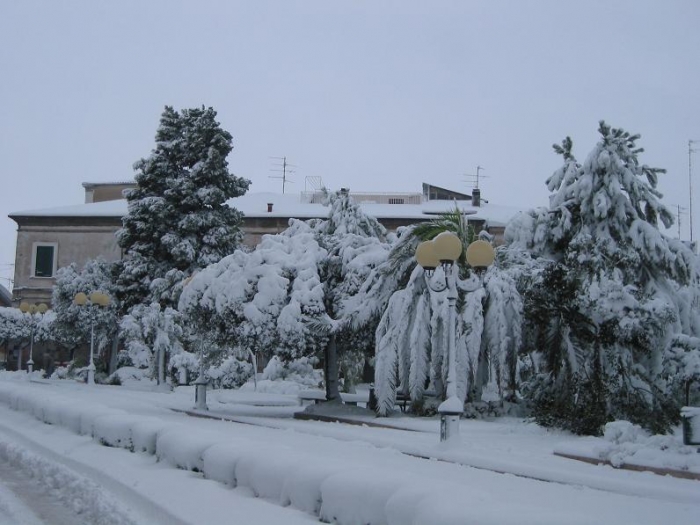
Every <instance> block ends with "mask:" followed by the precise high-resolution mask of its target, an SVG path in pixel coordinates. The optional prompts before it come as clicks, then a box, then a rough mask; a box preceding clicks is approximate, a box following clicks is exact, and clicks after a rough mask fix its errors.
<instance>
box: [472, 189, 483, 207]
mask: <svg viewBox="0 0 700 525" xmlns="http://www.w3.org/2000/svg"><path fill="white" fill-rule="evenodd" d="M472 206H477V207H478V206H481V190H480V189H479V188H474V189H473V190H472Z"/></svg>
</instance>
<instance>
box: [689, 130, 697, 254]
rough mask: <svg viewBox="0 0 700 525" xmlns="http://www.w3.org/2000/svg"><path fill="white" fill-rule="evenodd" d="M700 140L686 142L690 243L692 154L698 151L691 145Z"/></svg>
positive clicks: (691, 224)
mask: <svg viewBox="0 0 700 525" xmlns="http://www.w3.org/2000/svg"><path fill="white" fill-rule="evenodd" d="M698 142H700V140H689V141H688V201H689V205H688V212H689V214H690V218H689V221H690V242H691V244H692V242H693V153H695V152H697V151H698V150H697V149H695V148H693V144H697V143H698Z"/></svg>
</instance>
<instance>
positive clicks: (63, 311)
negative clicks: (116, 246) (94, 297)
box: [51, 258, 119, 372]
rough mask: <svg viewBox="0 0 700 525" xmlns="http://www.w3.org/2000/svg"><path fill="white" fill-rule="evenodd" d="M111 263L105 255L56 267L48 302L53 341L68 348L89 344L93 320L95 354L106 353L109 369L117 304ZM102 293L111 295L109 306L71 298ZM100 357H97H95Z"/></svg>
mask: <svg viewBox="0 0 700 525" xmlns="http://www.w3.org/2000/svg"><path fill="white" fill-rule="evenodd" d="M112 269H113V265H112V263H108V262H106V261H105V260H104V259H101V258H98V259H92V260H89V261H87V262H86V263H85V266H83V268H82V269H80V270H79V269H78V266H77V265H76V264H75V263H73V264H70V265H69V266H65V267H63V268H60V269H59V270H58V273H57V275H56V284H55V285H54V288H53V293H52V297H51V304H52V306H53V311H54V312H55V314H56V320H55V322H54V329H53V333H54V337H55V340H56V342H58V343H59V344H60V345H62V346H64V347H65V348H67V349H69V350H70V353H71V359H72V357H73V353H74V352H75V350H76V349H77V348H79V347H81V346H84V345H86V344H90V329H91V326H92V323H93V322H94V327H95V349H96V357H97V358H99V357H100V356H102V355H107V354H109V359H108V360H107V362H106V363H105V365H106V368H108V369H109V371H110V372H111V371H113V370H112V369H113V368H114V366H115V364H116V346H117V331H118V324H119V316H118V310H119V305H118V304H117V301H116V296H115V289H114V284H113V276H112ZM93 292H101V293H105V294H107V295H108V296H109V297H110V304H109V306H96V305H88V306H79V305H77V304H75V302H74V299H75V296H76V295H77V294H78V293H84V294H86V295H88V296H89V295H90V294H91V293H93ZM98 361H99V359H98Z"/></svg>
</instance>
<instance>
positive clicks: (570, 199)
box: [506, 122, 698, 433]
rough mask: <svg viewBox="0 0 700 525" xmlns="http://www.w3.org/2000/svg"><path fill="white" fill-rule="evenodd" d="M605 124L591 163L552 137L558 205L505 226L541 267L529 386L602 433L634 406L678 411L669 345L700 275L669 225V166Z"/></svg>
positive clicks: (563, 414) (566, 422) (532, 291)
mask: <svg viewBox="0 0 700 525" xmlns="http://www.w3.org/2000/svg"><path fill="white" fill-rule="evenodd" d="M599 132H600V135H601V140H600V141H599V142H598V144H597V145H596V146H595V148H594V149H593V150H592V151H591V153H590V154H589V155H588V156H587V157H586V160H585V161H584V162H583V163H582V164H580V163H578V162H577V161H576V159H575V157H574V156H573V153H572V141H571V139H569V138H567V139H566V140H564V141H563V143H562V144H561V145H556V146H554V149H555V151H556V152H557V153H559V154H560V155H562V156H563V158H564V164H563V166H562V167H561V168H560V169H559V170H557V171H556V172H555V173H554V175H553V176H552V177H550V179H548V181H547V185H548V187H549V189H550V190H551V191H552V192H553V194H552V196H551V197H550V206H549V208H548V209H544V210H542V209H540V210H533V211H531V212H529V213H527V214H523V215H521V216H520V217H519V218H518V219H516V220H514V221H513V222H512V223H511V224H509V226H508V229H507V231H506V240H507V242H508V243H509V245H510V248H509V249H511V250H519V249H525V250H527V251H529V252H530V253H531V255H532V256H533V257H535V258H538V259H539V261H540V268H541V269H542V270H541V271H540V272H539V273H538V274H537V275H536V276H535V277H534V279H533V280H532V281H531V283H530V284H531V286H530V287H529V290H528V291H527V297H526V303H527V305H528V306H526V312H527V314H528V315H527V317H528V319H527V321H528V323H527V324H528V325H529V326H530V329H529V330H528V331H527V334H528V335H527V337H526V339H527V344H526V346H528V347H529V348H531V349H533V350H534V358H535V359H534V360H535V362H536V363H538V364H539V369H538V370H537V372H538V373H536V374H535V375H534V376H533V378H532V381H531V382H530V384H529V385H527V388H526V390H527V391H528V392H529V395H530V397H531V398H532V399H533V400H534V405H535V410H536V411H538V412H539V417H540V419H541V420H542V421H543V422H547V421H549V422H550V423H552V424H556V425H558V426H568V427H569V428H572V429H573V430H575V431H578V432H583V433H596V432H599V431H600V429H601V426H602V424H603V423H605V422H606V421H607V420H609V419H613V418H627V419H630V420H632V421H633V422H635V423H640V424H642V425H645V426H647V427H648V428H651V429H652V430H655V431H663V430H666V429H668V427H669V425H670V424H672V423H673V422H674V421H675V420H676V419H677V411H676V410H674V409H673V406H672V401H671V397H672V396H670V395H669V392H668V389H667V388H666V387H667V385H666V384H665V382H664V380H663V377H662V374H661V371H662V363H663V359H664V357H663V356H664V349H665V348H666V346H667V342H668V339H669V337H670V336H671V335H672V334H673V333H678V332H681V331H683V330H684V326H683V325H684V324H685V325H686V328H687V325H688V323H683V322H682V317H683V312H684V309H685V310H687V308H686V307H684V306H683V305H682V303H683V301H682V298H681V294H680V293H679V291H680V290H681V289H682V288H684V287H690V288H691V289H692V288H696V287H697V283H698V273H697V262H696V261H695V257H694V255H693V254H692V252H691V251H690V250H689V249H688V248H687V247H686V246H685V245H684V244H683V243H681V242H680V241H677V240H674V239H670V238H668V237H666V236H665V235H664V234H663V233H661V231H660V230H659V223H661V224H663V225H664V226H665V227H667V228H668V227H669V226H670V225H671V224H672V222H673V216H672V214H671V212H670V211H669V210H668V209H667V208H666V207H664V206H663V204H662V203H661V201H660V199H661V194H660V193H659V191H658V190H657V189H656V186H657V182H658V176H659V175H660V174H662V173H664V170H661V169H658V168H651V167H649V166H647V165H644V164H641V163H640V161H639V154H640V153H641V152H642V151H643V150H642V149H641V148H638V147H637V146H636V141H637V140H638V138H639V136H638V135H631V134H629V133H628V132H626V131H624V130H621V129H615V128H611V127H610V126H608V125H607V124H605V123H604V122H601V123H600V127H599ZM582 415H585V416H586V417H582ZM584 419H587V421H583V420H584Z"/></svg>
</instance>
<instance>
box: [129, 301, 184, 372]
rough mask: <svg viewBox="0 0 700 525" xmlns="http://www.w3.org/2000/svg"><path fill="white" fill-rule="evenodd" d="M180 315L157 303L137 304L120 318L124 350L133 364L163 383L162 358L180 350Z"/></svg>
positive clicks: (164, 368) (163, 366)
mask: <svg viewBox="0 0 700 525" xmlns="http://www.w3.org/2000/svg"><path fill="white" fill-rule="evenodd" d="M181 322H182V321H181V315H180V313H179V312H178V311H177V310H174V309H172V308H170V307H165V308H162V307H161V306H160V304H158V303H157V302H154V303H151V304H149V305H137V306H135V307H134V308H132V309H131V311H130V313H129V314H128V315H125V316H124V318H123V319H122V321H121V329H122V331H123V337H124V341H125V344H126V351H127V354H128V355H129V358H130V359H131V361H132V363H133V364H134V366H137V367H139V368H145V367H148V369H149V370H150V371H151V376H152V377H153V378H155V379H156V380H157V382H158V384H159V385H162V384H165V371H166V358H168V357H170V356H174V355H177V354H179V353H180V352H183V348H182V343H181V338H182V326H181Z"/></svg>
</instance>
